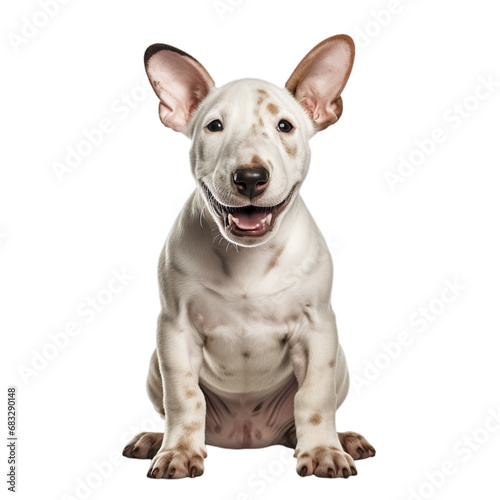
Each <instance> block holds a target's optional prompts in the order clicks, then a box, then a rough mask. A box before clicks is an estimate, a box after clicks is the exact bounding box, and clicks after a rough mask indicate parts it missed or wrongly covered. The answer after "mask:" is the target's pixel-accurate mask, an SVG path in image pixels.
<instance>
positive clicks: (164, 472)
mask: <svg viewBox="0 0 500 500" xmlns="http://www.w3.org/2000/svg"><path fill="white" fill-rule="evenodd" d="M157 354H158V362H159V366H160V372H161V378H162V385H163V406H164V408H165V434H164V435H163V442H162V446H161V448H160V449H159V451H158V453H157V454H156V456H155V457H154V458H153V461H152V463H151V467H150V469H149V472H148V477H153V478H181V477H188V476H190V477H195V476H201V475H202V474H203V471H204V466H203V460H204V458H205V457H206V456H207V453H206V447H205V412H206V404H205V396H204V395H203V392H202V391H201V389H200V386H199V384H198V378H199V372H200V367H201V362H202V357H203V341H202V339H201V338H200V336H199V334H198V333H197V332H195V331H194V330H193V329H192V328H191V326H190V325H189V323H188V321H181V320H179V319H171V318H169V317H167V316H166V315H164V314H160V317H159V318H158V333H157Z"/></svg>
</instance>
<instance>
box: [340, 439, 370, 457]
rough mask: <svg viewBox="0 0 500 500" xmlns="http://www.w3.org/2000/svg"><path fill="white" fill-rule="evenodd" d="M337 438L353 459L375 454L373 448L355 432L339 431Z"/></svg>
mask: <svg viewBox="0 0 500 500" xmlns="http://www.w3.org/2000/svg"><path fill="white" fill-rule="evenodd" d="M339 439H340V444H341V445H342V448H344V451H346V452H347V453H349V455H351V457H352V458H354V460H361V459H363V458H370V457H374V456H375V453H376V452H375V448H374V447H373V446H372V445H371V444H370V443H369V442H368V441H367V440H366V439H365V438H364V437H363V436H362V435H361V434H358V433H357V432H339Z"/></svg>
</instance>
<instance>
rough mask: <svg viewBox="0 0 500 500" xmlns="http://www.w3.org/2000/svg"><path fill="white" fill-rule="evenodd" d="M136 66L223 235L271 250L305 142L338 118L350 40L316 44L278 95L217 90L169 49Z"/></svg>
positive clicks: (237, 85)
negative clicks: (185, 145) (181, 140)
mask: <svg viewBox="0 0 500 500" xmlns="http://www.w3.org/2000/svg"><path fill="white" fill-rule="evenodd" d="M144 59H145V65H146V72H147V74H148V77H149V80H150V82H151V84H152V86H153V89H154V91H155V92H156V95H157V96H158V98H159V99H160V108H159V114H160V119H161V121H162V123H163V124H164V125H165V126H167V127H170V128H172V129H174V130H176V131H178V132H182V133H184V134H185V135H187V136H188V137H190V138H191V139H192V147H191V151H190V159H191V168H192V172H193V175H194V177H195V179H196V182H197V185H198V188H199V189H200V191H201V193H202V196H203V198H204V200H205V203H206V206H207V208H208V210H209V212H210V214H211V215H212V216H213V218H214V220H215V221H216V223H217V225H218V227H219V230H220V232H221V234H222V235H223V236H224V237H225V238H226V239H227V240H229V241H231V242H232V243H235V244H236V245H241V246H246V247H252V246H257V245H260V244H263V243H265V242H267V241H269V239H270V238H272V236H273V234H275V233H276V232H277V230H278V228H279V226H280V223H281V220H282V219H283V218H284V217H286V214H287V212H288V211H289V209H290V207H291V206H292V205H293V202H294V200H295V199H296V197H297V196H298V191H299V188H300V186H301V184H302V182H303V180H304V178H305V176H306V174H307V170H308V168H309V160H310V150H309V144H308V142H309V139H310V138H311V137H312V136H313V135H314V133H315V132H317V131H319V130H323V129H325V128H326V127H328V126H329V125H331V124H333V123H335V122H336V121H337V120H338V119H339V118H340V115H341V114H342V98H341V97H340V94H341V92H342V90H343V88H344V86H345V84H346V82H347V79H348V78H349V75H350V73H351V69H352V64H353V60H354V44H353V42H352V39H351V38H350V37H348V36H346V35H337V36H333V37H331V38H328V39H326V40H324V41H323V42H321V43H320V44H318V45H317V46H316V47H314V48H313V49H312V50H311V51H310V52H309V53H308V54H307V55H306V56H305V57H304V59H302V61H301V62H300V63H299V65H298V66H297V68H296V69H295V71H294V72H293V73H292V75H291V77H290V78H289V79H288V81H287V83H286V85H285V88H280V87H277V86H275V85H273V84H271V83H268V82H264V81H261V80H255V79H243V80H237V81H234V82H231V83H228V84H227V85H224V86H223V87H220V88H216V87H215V84H214V81H213V80H212V78H211V76H210V75H209V73H208V72H207V71H206V69H205V68H204V67H203V66H202V65H201V64H200V63H199V62H198V61H197V60H196V59H194V58H193V57H191V56H190V55H189V54H186V53H185V52H183V51H181V50H179V49H176V48H175V47H171V46H168V45H163V44H155V45H152V46H151V47H149V48H148V49H147V50H146V54H145V56H144Z"/></svg>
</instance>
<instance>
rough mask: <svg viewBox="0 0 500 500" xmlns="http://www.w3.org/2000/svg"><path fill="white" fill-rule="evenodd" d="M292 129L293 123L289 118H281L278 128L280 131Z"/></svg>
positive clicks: (286, 131)
mask: <svg viewBox="0 0 500 500" xmlns="http://www.w3.org/2000/svg"><path fill="white" fill-rule="evenodd" d="M292 129H293V125H292V124H291V123H290V122H289V121H287V120H280V122H279V123H278V130H279V131H280V132H285V133H288V132H291V131H292Z"/></svg>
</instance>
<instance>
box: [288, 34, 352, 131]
mask: <svg viewBox="0 0 500 500" xmlns="http://www.w3.org/2000/svg"><path fill="white" fill-rule="evenodd" d="M353 62H354V42H353V41H352V38H351V37H349V36H347V35H335V36H332V37H330V38H327V39H326V40H323V41H322V42H321V43H319V44H318V45H316V47H314V49H312V50H311V51H310V52H309V53H308V54H307V55H306V56H305V57H304V59H302V61H300V63H299V65H298V66H297V67H296V68H295V71H294V72H293V73H292V76H291V77H290V78H289V79H288V81H287V82H286V85H285V87H286V88H287V89H288V90H289V91H290V92H291V93H292V94H293V95H294V96H295V98H296V99H297V100H298V101H299V102H300V104H302V106H303V107H304V108H305V110H306V111H307V112H308V113H309V115H310V117H311V118H312V120H313V122H314V124H315V125H316V129H317V130H323V129H325V128H326V127H328V126H329V125H331V124H332V123H335V122H336V121H337V120H338V119H339V118H340V115H341V114H342V97H340V93H341V92H342V90H343V89H344V87H345V84H346V83H347V79H348V78H349V75H350V74H351V69H352V65H353Z"/></svg>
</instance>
